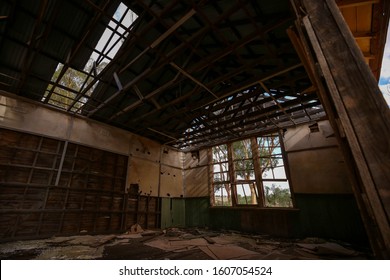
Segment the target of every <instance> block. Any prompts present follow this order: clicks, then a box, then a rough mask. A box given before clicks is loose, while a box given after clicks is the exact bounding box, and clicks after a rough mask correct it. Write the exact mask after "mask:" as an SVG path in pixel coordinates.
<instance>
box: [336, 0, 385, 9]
mask: <svg viewBox="0 0 390 280" xmlns="http://www.w3.org/2000/svg"><path fill="white" fill-rule="evenodd" d="M379 2H380V0H337V1H336V4H337V6H339V8H351V7H357V6H364V5H372V4H377V3H379Z"/></svg>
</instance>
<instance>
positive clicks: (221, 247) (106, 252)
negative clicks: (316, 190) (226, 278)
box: [0, 225, 370, 260]
mask: <svg viewBox="0 0 390 280" xmlns="http://www.w3.org/2000/svg"><path fill="white" fill-rule="evenodd" d="M0 258H1V259H3V260H4V259H39V260H51V259H84V260H85V259H110V260H116V259H129V260H131V259H133V260H136V259H152V260H153V259H189V260H193V259H215V260H232V259H253V260H254V259H258V260H260V259H265V260H276V259H282V260H292V259H295V260H297V259H301V260H307V259H369V258H370V253H369V250H367V249H360V250H357V249H355V248H353V247H352V246H351V245H349V244H346V243H342V242H336V241H333V240H324V239H320V238H306V239H281V238H271V237H269V236H266V235H251V234H245V233H239V232H233V231H211V230H206V229H177V228H169V229H165V230H144V229H142V228H141V227H138V226H137V225H134V227H132V228H131V229H130V230H129V231H128V232H125V233H123V234H118V235H113V234H111V235H79V236H70V237H52V238H49V239H42V240H29V241H15V242H7V243H0Z"/></svg>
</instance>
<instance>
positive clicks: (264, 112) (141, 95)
mask: <svg viewBox="0 0 390 280" xmlns="http://www.w3.org/2000/svg"><path fill="white" fill-rule="evenodd" d="M339 2H346V1H339ZM349 2H351V1H349ZM355 2H356V1H355ZM372 2H375V1H370V3H369V5H370V8H371V6H374V7H375V6H376V4H374V5H372V4H373V3H372ZM341 4H343V3H341ZM344 4H345V3H344ZM378 9H379V8H377V9H373V10H370V11H371V12H370V19H371V18H372V15H374V12H375V11H376V12H377V10H378ZM294 24H295V13H294V11H293V10H292V8H291V6H290V1H289V0H272V1H245V0H241V1H222V0H220V1H206V0H203V1H178V0H174V1H171V0H163V1H154V0H137V1H127V0H124V1H122V2H120V1H108V0H83V1H77V0H68V1H60V0H55V1H54V0H53V1H28V0H23V1H10V0H5V1H2V4H1V6H0V34H1V36H0V53H1V56H0V89H1V90H3V91H5V92H8V93H12V94H16V95H19V96H21V97H25V98H29V99H32V100H34V101H36V102H40V103H44V104H48V105H50V106H54V107H57V108H58V109H61V110H64V111H67V112H69V113H70V114H77V115H82V116H85V117H87V118H91V119H94V120H98V121H101V122H104V123H107V124H110V125H113V126H116V127H120V128H123V129H126V130H128V131H131V132H134V133H136V134H139V135H143V136H146V137H148V138H151V139H154V140H157V141H159V142H160V143H164V144H169V145H171V146H172V147H176V148H179V149H183V150H191V149H197V148H200V147H204V146H210V145H214V144H219V143H222V142H226V141H230V140H233V139H239V138H243V137H245V136H249V135H254V134H261V133H268V132H271V131H275V130H276V129H280V128H286V127H290V126H295V125H297V124H300V123H307V122H311V121H316V120H319V119H323V118H324V117H326V114H325V112H324V110H323V107H322V105H321V102H320V100H319V99H318V96H317V94H316V89H315V88H314V87H313V86H312V83H311V81H310V79H309V77H308V75H307V73H306V71H305V68H304V66H303V64H302V62H301V60H300V58H299V56H298V54H297V52H296V51H295V49H294V45H293V43H292V41H291V38H290V37H291V33H290V37H289V32H287V30H289V29H290V27H292V26H294ZM370 28H372V29H374V28H376V29H377V31H378V30H380V29H381V28H382V29H383V27H381V26H379V25H378V26H374V25H372V26H371V23H370ZM290 30H291V29H290ZM371 31H373V30H371ZM360 33H361V32H360ZM367 36H368V35H367ZM378 42H379V43H378ZM380 42H381V41H378V40H376V41H375V42H374V43H376V45H377V46H376V49H381V48H382V49H383V43H382V44H380ZM368 60H373V61H375V63H376V64H375V65H376V66H378V65H379V66H380V63H379V64H378V61H380V60H381V55H380V54H379V55H377V56H376V57H373V58H370V57H369V58H368Z"/></svg>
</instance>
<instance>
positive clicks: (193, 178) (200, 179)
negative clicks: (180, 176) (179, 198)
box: [184, 150, 210, 197]
mask: <svg viewBox="0 0 390 280" xmlns="http://www.w3.org/2000/svg"><path fill="white" fill-rule="evenodd" d="M195 155H198V153H195ZM195 155H194V156H195ZM208 186H209V166H208V158H207V150H200V151H199V158H196V157H193V155H192V154H191V153H185V155H184V192H185V197H207V196H209V195H210V194H209V187H208Z"/></svg>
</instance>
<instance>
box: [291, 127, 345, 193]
mask: <svg viewBox="0 0 390 280" xmlns="http://www.w3.org/2000/svg"><path fill="white" fill-rule="evenodd" d="M318 129H319V131H318V132H311V131H310V128H309V125H302V126H299V127H296V128H291V129H288V130H287V132H286V133H285V135H284V143H285V149H286V153H287V158H288V163H289V168H290V174H291V183H292V187H293V189H294V193H306V194H309V193H310V194H351V193H352V189H351V186H350V183H349V179H348V173H347V169H346V166H345V163H344V159H343V156H342V153H341V151H340V149H339V147H338V144H337V140H336V138H335V137H334V136H333V130H332V127H331V126H330V124H329V122H328V121H321V122H319V123H318Z"/></svg>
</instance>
